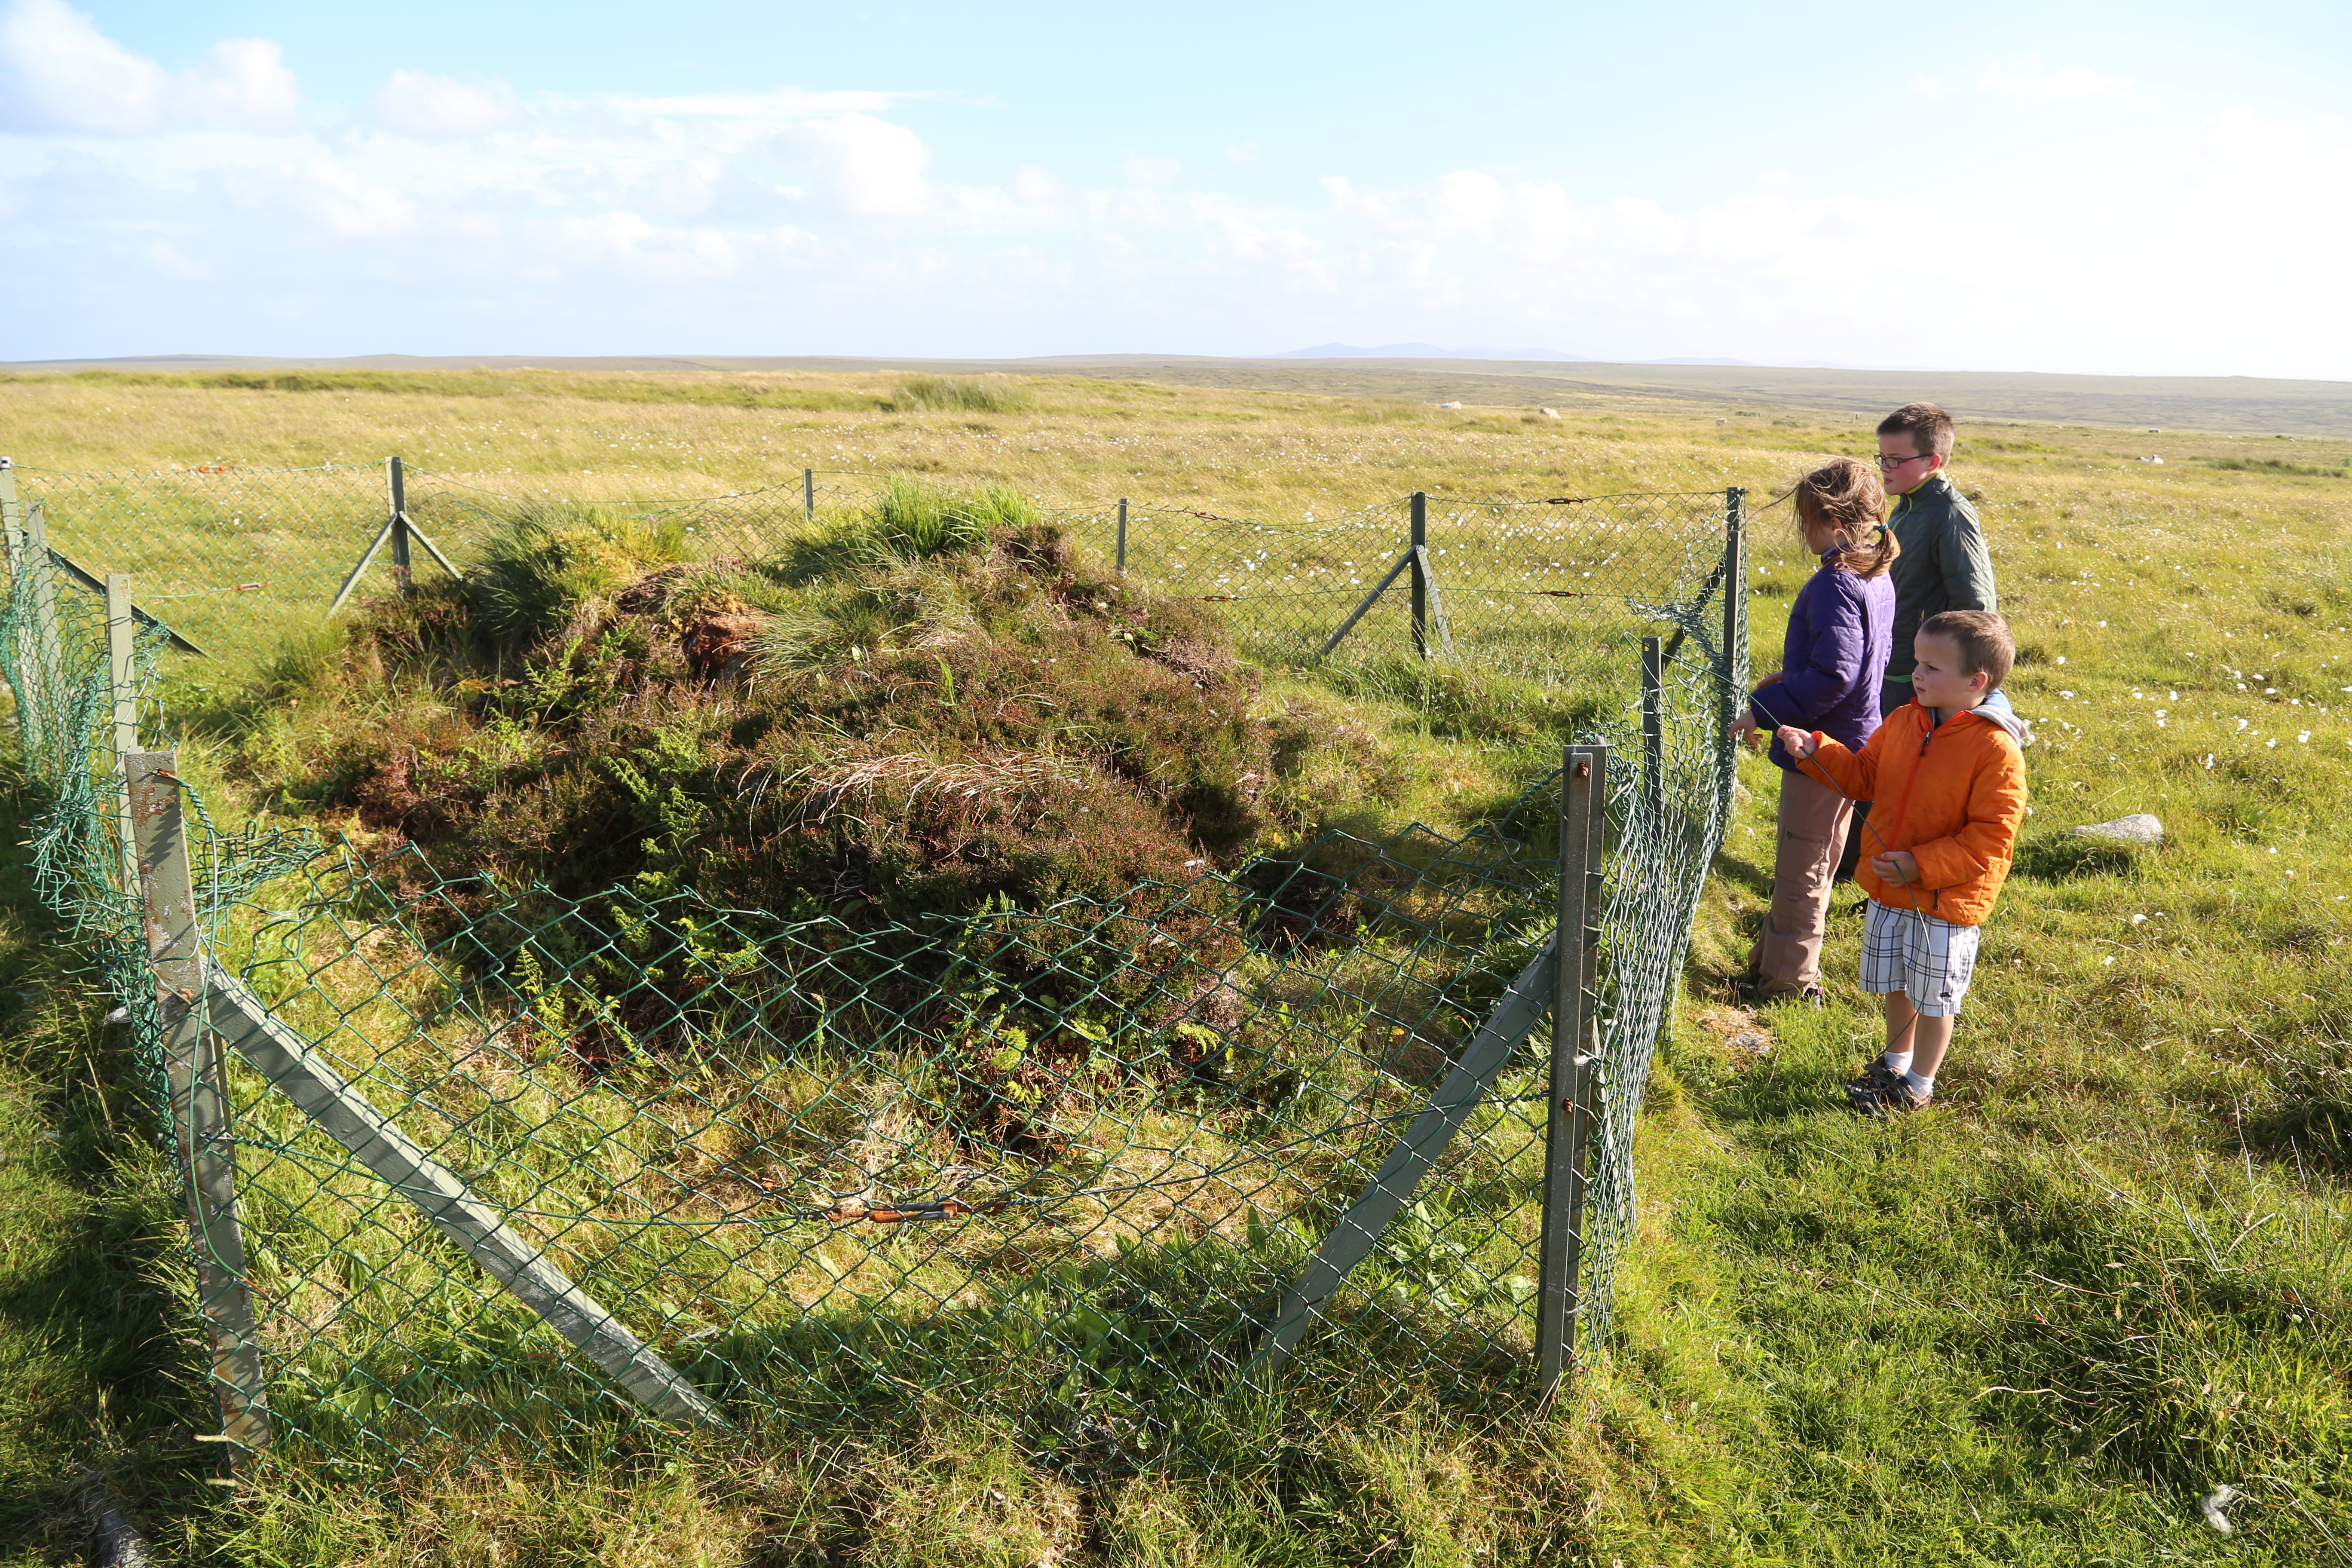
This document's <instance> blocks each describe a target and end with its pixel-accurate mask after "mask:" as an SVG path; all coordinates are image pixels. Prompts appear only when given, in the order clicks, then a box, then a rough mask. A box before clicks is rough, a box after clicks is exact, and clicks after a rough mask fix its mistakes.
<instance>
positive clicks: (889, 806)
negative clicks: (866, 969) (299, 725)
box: [270, 486, 1268, 921]
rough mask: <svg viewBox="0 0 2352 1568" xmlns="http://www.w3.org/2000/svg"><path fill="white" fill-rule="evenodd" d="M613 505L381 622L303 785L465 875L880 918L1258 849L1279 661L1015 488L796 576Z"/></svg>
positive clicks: (295, 770) (1112, 884) (932, 497)
mask: <svg viewBox="0 0 2352 1568" xmlns="http://www.w3.org/2000/svg"><path fill="white" fill-rule="evenodd" d="M681 544H682V541H681V540H680V539H679V538H678V537H677V536H676V535H675V534H668V533H664V532H662V531H656V530H648V529H646V528H645V527H643V526H641V525H639V524H636V523H635V522H633V521H629V520H625V519H620V518H616V517H614V516H611V515H608V514H604V513H600V512H597V511H594V510H588V509H580V508H551V509H544V510H538V511H534V512H532V513H530V514H527V515H524V516H521V517H519V518H517V519H515V520H514V521H512V522H511V523H510V525H509V527H508V529H507V530H506V531H505V533H504V534H503V535H502V536H501V537H500V538H499V541H498V542H496V543H495V545H494V546H493V547H492V548H491V549H490V550H489V551H488V553H487V555H486V558H485V560H484V561H483V562H482V563H480V565H479V566H478V568H477V569H475V570H474V571H472V572H470V573H469V574H468V580H467V583H466V584H462V585H460V584H438V585H436V586H434V587H431V588H425V589H422V590H420V591H419V592H418V593H417V594H416V595H414V596H412V597H410V598H407V599H395V600H386V601H382V602H379V603H377V604H374V605H371V606H370V607H369V609H368V611H367V613H366V615H365V616H364V617H363V618H362V621H361V622H360V623H359V624H357V625H356V626H354V627H353V629H352V632H351V633H350V635H349V637H348V639H347V640H346V642H345V643H344V645H343V646H342V647H341V649H340V650H339V652H338V655H337V666H336V668H335V670H334V671H333V677H332V679H333V684H334V686H335V687H336V689H337V691H338V693H339V697H338V700H337V701H336V702H334V703H333V704H332V705H331V712H330V715H329V717H328V718H327V719H326V720H325V721H322V722H319V723H315V724H308V725H306V726H305V727H304V728H303V729H302V730H301V731H299V732H296V731H291V730H289V731H285V732H284V733H282V734H280V735H279V736H278V739H277V742H276V749H277V754H276V755H274V756H272V757H271V758H270V765H271V766H273V767H275V768H278V769H282V770H283V773H284V782H285V784H286V786H287V787H288V789H289V792H290V793H292V794H295V795H303V796H307V797H308V804H310V805H313V806H315V807H317V808H319V809H321V810H323V811H326V812H328V813H329V814H339V815H342V816H344V817H345V819H346V820H347V821H350V822H351V823H352V826H353V828H354V830H355V831H356V832H357V833H358V834H359V835H361V836H362V837H363V838H365V839H368V840H372V841H373V843H375V844H377V845H380V846H383V847H392V846H395V845H397V844H399V843H401V842H404V841H405V842H413V843H415V845H417V846H419V847H423V848H424V849H425V850H426V851H427V852H428V853H429V857H430V858H431V859H432V860H433V861H434V863H435V864H436V865H437V866H439V867H440V868H442V869H443V870H444V871H445V872H450V873H456V872H461V871H475V870H491V871H495V872H497V873H498V874H499V878H500V879H501V880H503V881H505V882H507V883H509V885H512V884H517V883H530V882H544V883H546V884H548V885H550V886H551V887H552V888H553V889H556V890H557V891H559V892H563V893H568V894H579V893H586V892H592V891H594V890H596V889H602V888H605V887H610V886H612V885H614V884H615V883H619V882H624V881H628V882H632V883H634V885H635V886H637V887H639V888H641V889H645V890H646V891H661V890H666V889H672V888H686V887H691V888H694V889H699V890H700V891H701V892H702V893H703V894H704V895H705V896H707V897H709V898H710V899H712V900H715V901H719V902H721V903H727V904H733V905H740V906H745V907H753V908H761V909H769V910H778V911H780V912H786V913H810V914H814V913H816V912H820V911H825V912H832V913H835V914H840V915H845V916H849V917H852V918H856V919H859V920H861V921H867V920H871V921H883V920H889V921H904V920H908V919H912V918H915V917H919V916H920V915H922V914H924V913H926V912H932V911H937V912H944V913H956V912H962V911H968V910H975V909H979V908H982V907H983V906H989V905H993V906H994V907H999V908H1003V907H1006V906H1008V905H1009V906H1012V907H1018V908H1030V909H1034V908H1038V907H1042V906H1043V905H1045V904H1047V903H1051V902H1054V901H1055V900H1061V899H1065V898H1069V897H1072V896H1084V897H1091V898H1097V899H1118V898H1122V897H1124V896H1126V895H1127V894H1128V893H1129V889H1132V888H1134V887H1135V886H1136V885H1137V884H1139V883H1143V882H1148V881H1173V882H1181V881H1188V880H1191V879H1194V878H1196V877H1198V876H1199V875H1200V874H1201V872H1202V869H1203V868H1206V867H1208V866H1211V865H1218V866H1227V865H1231V864H1233V863H1234V862H1235V861H1237V860H1239V859H1240V858H1243V857H1244V856H1245V855H1246V853H1247V852H1248V850H1249V848H1250V847H1251V845H1252V843H1253V841H1254V839H1255V837H1256V836H1257V834H1258V832H1259V829H1260V826H1261V824H1260V816H1259V812H1258V805H1257V797H1258V789H1259V786H1260V784H1262V782H1263V780H1264V778H1265V773H1266V772H1267V752H1268V746H1267V741H1266V733H1265V727H1264V726H1263V725H1261V724H1258V723H1255V722H1254V721H1252V720H1251V719H1250V718H1249V716H1248V711H1247V710H1248V707H1249V703H1250V700H1251V698H1252V696H1253V695H1254V689H1253V686H1252V683H1251V678H1250V675H1249V672H1248V671H1247V670H1246V669H1245V668H1243V667H1241V666H1239V665H1237V664H1236V663H1235V662H1234V658H1233V657H1232V655H1231V653H1230V651H1229V649H1228V647H1227V644H1226V642H1225V639H1224V635H1223V630H1222V628H1221V627H1220V626H1218V625H1217V623H1216V622H1215V621H1214V620H1213V618H1212V617H1211V616H1208V615H1206V614H1205V613H1203V612H1202V611H1201V610H1200V609H1198V608H1197V607H1195V606H1193V605H1187V604H1183V603H1181V602H1175V601H1168V600H1158V599H1153V598H1151V597H1150V596H1148V595H1141V594H1139V593H1137V592H1135V591H1133V590H1131V589H1129V587H1128V586H1126V585H1125V584H1122V583H1121V582H1120V581H1119V580H1118V577H1117V576H1116V575H1114V574H1111V573H1109V572H1108V570H1106V569H1105V568H1104V567H1103V566H1101V565H1100V564H1099V563H1096V562H1094V561H1091V560H1089V559H1087V558H1085V557H1083V556H1082V555H1081V554H1080V553H1079V552H1076V550H1074V549H1073V547H1072V545H1071V543H1070V542H1069V541H1068V540H1067V539H1066V537H1065V536H1064V535H1063V534H1062V533H1060V532H1059V531H1056V530H1055V529H1054V528H1052V527H1050V526H1048V525H1046V524H1045V523H1043V522H1042V521H1038V520H1037V519H1036V517H1035V516H1034V514H1033V513H1032V512H1030V511H1029V510H1028V509H1027V508H1026V506H1025V504H1024V503H1023V502H1022V501H1021V500H1020V499H1019V498H1018V497H1017V496H1015V495H1013V494H1012V493H1010V492H1006V491H983V492H980V493H979V494H977V495H968V496H943V495H940V494H937V493H935V492H928V491H925V490H921V489H916V488H914V487H909V486H900V487H898V488H896V489H893V491H892V492H891V493H890V494H889V495H888V496H886V498H885V499H884V500H883V502H882V503H881V504H880V505H879V506H877V508H876V509H875V510H874V511H873V512H872V513H871V514H870V515H868V516H866V517H863V518H860V519H857V520H856V521H854V522H850V523H846V524H844V525H842V526H839V527H836V528H835V529H833V530H832V531H829V532H826V533H824V534H823V535H821V536H818V537H815V538H812V539H808V540H803V541H802V542H799V543H797V544H796V545H794V546H793V548H792V549H790V550H788V551H786V552H782V553H780V554H778V555H777V556H775V557H774V558H772V559H766V560H759V561H745V560H739V559H722V560H719V561H715V562H708V563H692V562H688V561H684V560H681V559H678V558H677V557H678V556H679V555H681V554H682V550H681Z"/></svg>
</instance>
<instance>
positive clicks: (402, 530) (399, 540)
mask: <svg viewBox="0 0 2352 1568" xmlns="http://www.w3.org/2000/svg"><path fill="white" fill-rule="evenodd" d="M383 474H384V484H385V487H386V489H389V490H390V491H391V493H392V513H391V521H392V591H393V592H394V593H395V594H398V595H400V596H401V597H402V598H406V597H407V596H408V595H409V594H410V592H411V591H412V590H413V589H414V587H415V579H414V578H412V577H411V576H410V575H409V572H408V480H407V476H406V475H404V473H402V471H401V464H400V459H399V458H396V457H394V458H385V459H384V460H383Z"/></svg>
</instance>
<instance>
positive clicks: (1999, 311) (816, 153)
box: [0, 0, 2352, 380]
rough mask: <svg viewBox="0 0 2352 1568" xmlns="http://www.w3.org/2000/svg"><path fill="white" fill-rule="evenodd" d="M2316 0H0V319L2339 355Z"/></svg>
mask: <svg viewBox="0 0 2352 1568" xmlns="http://www.w3.org/2000/svg"><path fill="white" fill-rule="evenodd" d="M2347 83H2352V5H2345V4H2344V3H2343V0H2318V3H2304V0H2235V3H2233V4H2232V5H2229V6H2226V7H2225V6H2218V5H2211V4H2210V0H2204V3H2200V4H2197V5H2188V4H2178V3H2175V0H2136V3H2133V4H2129V5H2109V4H2069V3H2067V0H2040V3H2012V0H1984V3H1980V4H1976V5H1969V6H1965V7H1951V8H1948V9H1947V8H1937V7H1913V8H1907V9H1906V8H1902V7H1886V6H1883V5H1860V4H1839V3H1815V4H1806V3H1802V0H1799V3H1794V4H1788V5H1770V6H1765V5H1755V4H1753V0H1740V3H1738V4H1716V3H1714V0H1688V3H1685V4H1680V5H1672V6H1632V5H1623V4H1622V0H1615V3H1612V4H1608V5H1591V4H1584V3H1582V0H1551V3H1549V4H1539V5H1514V4H1487V5H1468V6H1464V7H1461V8H1459V9H1454V8H1450V7H1433V6H1430V5H1425V4H1422V5H1388V4H1381V3H1377V0H1363V3H1359V4H1355V5H1325V4H1318V3H1298V4H1289V5H1268V4H1265V3H1264V0H1260V3H1258V4H1251V5H1243V4H1229V3H1226V0H1193V3H1192V4H1190V5H1184V6H1172V5H1171V6H1148V7H1147V6H1130V7H1108V6H1103V5H1099V4H1097V5H1061V4H1048V5H1019V4H1010V5H998V6H976V5H971V4H969V0H962V3H959V4H953V5H946V4H938V5H934V4H913V5H868V6H866V7H864V8H860V7H858V6H857V5H832V6H823V7H820V6H813V5H802V4H797V3H783V0H761V3H753V0H743V3H730V4H718V3H713V4H696V3H694V0H671V3H669V4H667V5H646V4H644V0H632V3H630V4H626V5H623V4H617V3H609V0H566V3H565V4H562V5H552V4H536V3H526V0H504V3H496V4H491V3H485V0H470V3H467V4H458V3H455V0H404V4H403V5H398V6H377V7H362V6H349V5H320V4H318V3H317V0H304V3H302V4H294V3H291V0H219V3H196V4H191V3H189V0H175V3H173V4H168V5H167V4H160V3H153V0H121V3H108V0H94V3H93V0H85V3H82V4H76V3H74V0H0V303H4V304H5V309H0V360H37V359H49V358H67V357H85V356H88V357H97V356H110V355H138V354H157V353H244V354H256V355H287V356H334V355H343V354H362V353H417V354H459V355H463V354H477V353H478V354H484V355H490V354H523V355H546V356H551V357H552V356H557V355H565V354H658V353H691V354H710V355H718V354H740V355H770V354H777V355H781V354H862V355H875V356H879V357H885V358H888V357H901V358H912V357H919V356H933V357H1015V356H1028V355H1044V354H1062V353H1196V354H1264V353H1278V352H1281V351H1285V350H1290V349H1297V348H1300V347H1305V346H1307V345H1311V344H1318V343H1326V342H1347V343H1357V344H1378V343H1389V342H1430V343H1435V344H1439V345H1443V346H1446V347H1457V346H1471V345H1475V346H1479V347H1484V348H1488V349H1502V350H1511V349H1527V348H1545V349H1551V350H1556V351H1559V352H1562V353H1570V354H1576V355H1581V356H1584V357H1588V358H1593V359H1604V360H1651V359H1664V358H1671V357H1726V358H1736V359H1741V360H1747V361H1750V362H1753V363H1767V364H1834V365H1843V366H1853V367H1879V366H1889V367H1892V366H1903V367H1933V368H1945V369H1970V370H2008V371H2019V370H2024V371H2063V372H2089V373H2106V374H2220V375H2262V376H2295V377H2315V378H2323V379H2341V380H2352V309H2347V304H2346V300H2345V288H2344V281H2343V280H2344V279H2345V278H2346V277H2347V272H2352V268H2347V262H2346V260H2345V258H2346V257H2347V255H2352V201H2347V193H2352V87H2347Z"/></svg>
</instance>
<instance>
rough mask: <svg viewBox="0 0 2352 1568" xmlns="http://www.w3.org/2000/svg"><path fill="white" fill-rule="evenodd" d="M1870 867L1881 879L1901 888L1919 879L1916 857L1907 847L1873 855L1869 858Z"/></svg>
mask: <svg viewBox="0 0 2352 1568" xmlns="http://www.w3.org/2000/svg"><path fill="white" fill-rule="evenodd" d="M1870 868H1871V869H1872V870H1874V871H1875V872H1877V873H1878V875H1879V877H1880V879H1883V880H1885V881H1889V882H1893V883H1894V884H1895V886H1897V887H1901V888H1907V887H1909V886H1910V885H1911V884H1912V883H1914V882H1916V881H1917V880H1918V879H1919V860H1918V857H1916V856H1915V855H1913V854H1912V853H1911V851H1909V850H1908V849H1897V850H1896V851H1895V853H1893V854H1892V855H1874V856H1872V857H1871V858H1870Z"/></svg>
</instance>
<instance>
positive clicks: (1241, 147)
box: [1225, 142, 1265, 163]
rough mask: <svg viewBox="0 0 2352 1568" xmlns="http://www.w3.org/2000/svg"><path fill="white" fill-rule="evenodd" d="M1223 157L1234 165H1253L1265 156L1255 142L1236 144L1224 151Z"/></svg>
mask: <svg viewBox="0 0 2352 1568" xmlns="http://www.w3.org/2000/svg"><path fill="white" fill-rule="evenodd" d="M1225 156H1226V157H1228V158H1231V159H1232V160H1233V161H1234V163H1256V162H1258V161H1259V160H1260V159H1262V158H1264V157H1265V148H1263V147H1261V146H1259V145H1258V144H1257V143H1256V142H1234V144H1233V145H1232V146H1230V147H1228V148H1226V149H1225Z"/></svg>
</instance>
